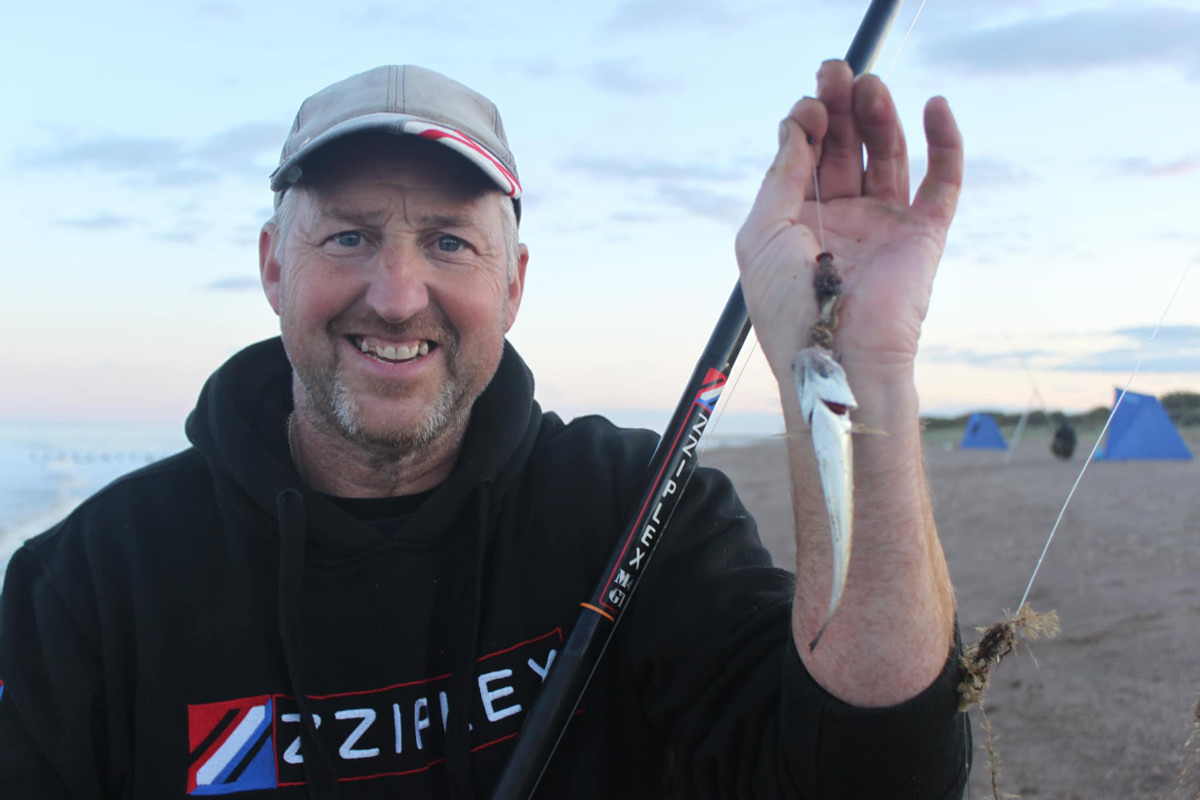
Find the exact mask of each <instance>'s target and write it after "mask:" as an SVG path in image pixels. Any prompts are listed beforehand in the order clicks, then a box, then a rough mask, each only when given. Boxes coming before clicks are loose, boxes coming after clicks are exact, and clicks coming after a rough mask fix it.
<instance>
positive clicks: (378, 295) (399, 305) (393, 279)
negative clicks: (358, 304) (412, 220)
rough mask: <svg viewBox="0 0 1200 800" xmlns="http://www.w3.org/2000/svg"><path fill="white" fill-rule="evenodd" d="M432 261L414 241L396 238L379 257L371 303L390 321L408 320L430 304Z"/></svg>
mask: <svg viewBox="0 0 1200 800" xmlns="http://www.w3.org/2000/svg"><path fill="white" fill-rule="evenodd" d="M429 269H430V267H429V264H427V263H426V261H425V258H424V256H423V254H422V253H421V250H420V248H419V247H418V246H417V245H416V244H415V243H411V242H392V243H389V244H388V245H386V246H385V247H383V248H382V249H381V250H380V252H379V255H378V257H377V261H376V264H375V269H374V271H373V272H372V274H371V284H370V286H369V287H368V288H367V297H366V301H367V305H368V306H369V307H370V308H371V309H372V310H373V311H374V312H375V313H376V314H378V315H379V316H380V318H381V319H383V320H385V321H386V322H393V323H398V322H404V321H405V320H407V319H409V318H410V317H412V316H413V315H415V314H417V313H419V312H421V311H423V310H424V309H425V308H427V307H428V306H429V287H428V279H429Z"/></svg>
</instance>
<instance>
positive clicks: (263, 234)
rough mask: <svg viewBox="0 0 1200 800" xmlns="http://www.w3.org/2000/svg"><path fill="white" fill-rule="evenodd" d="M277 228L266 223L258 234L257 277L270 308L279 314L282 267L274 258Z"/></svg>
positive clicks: (276, 248) (276, 249)
mask: <svg viewBox="0 0 1200 800" xmlns="http://www.w3.org/2000/svg"><path fill="white" fill-rule="evenodd" d="M281 235H282V234H281V231H280V230H279V226H277V225H276V224H274V223H273V222H268V223H266V224H265V225H263V226H262V230H261V231H259V234H258V277H259V279H260V280H261V281H262V287H263V293H264V294H266V296H267V302H268V303H270V304H271V308H272V309H274V310H275V313H276V314H279V273H280V271H281V269H282V267H281V266H280V264H279V259H278V258H277V257H276V255H275V254H276V252H277V251H278V249H279V247H278V245H279V241H280V236H281Z"/></svg>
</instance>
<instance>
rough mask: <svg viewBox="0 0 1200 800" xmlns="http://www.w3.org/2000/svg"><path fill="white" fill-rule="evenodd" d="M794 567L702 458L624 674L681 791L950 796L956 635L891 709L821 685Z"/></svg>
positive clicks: (635, 622) (646, 593)
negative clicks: (795, 610)
mask: <svg viewBox="0 0 1200 800" xmlns="http://www.w3.org/2000/svg"><path fill="white" fill-rule="evenodd" d="M793 587H794V578H793V576H792V575H791V573H788V572H785V571H783V570H780V569H777V568H775V567H773V566H772V565H771V558H770V555H769V554H768V553H767V552H766V550H765V548H764V547H763V546H762V543H761V541H760V540H759V537H758V532H757V527H756V525H755V523H754V520H753V519H752V518H751V517H750V515H749V513H748V512H747V511H746V509H745V508H744V507H743V506H742V504H741V501H740V500H738V498H737V496H736V493H735V492H734V489H733V487H732V484H731V483H730V482H729V480H728V478H726V477H725V476H724V475H723V474H721V473H719V472H716V471H714V470H708V469H699V470H697V472H696V473H695V475H694V477H693V479H692V481H691V484H690V485H689V487H688V489H687V493H686V494H685V496H684V499H683V501H682V502H681V504H680V507H679V508H678V510H677V511H676V514H675V517H674V518H673V519H672V520H671V525H670V529H669V531H668V533H667V534H666V535H665V536H664V538H663V540H662V542H661V544H660V546H659V548H658V551H657V552H656V553H655V556H654V560H653V562H652V563H651V564H650V566H649V568H648V570H647V573H646V575H645V578H644V579H643V581H642V583H641V584H640V585H639V588H638V597H637V600H636V602H634V603H633V604H632V605H631V606H630V609H629V612H628V613H627V615H626V619H625V621H624V623H623V624H626V626H627V627H626V628H625V630H624V634H623V636H622V640H621V641H622V648H623V650H624V655H625V657H626V658H627V659H628V660H627V662H626V663H627V664H628V665H629V669H628V671H627V673H626V674H627V679H628V680H630V681H632V682H633V685H632V686H631V687H630V688H631V690H632V691H636V692H638V693H640V695H641V696H642V706H643V708H645V709H646V713H647V716H648V718H649V722H650V724H651V725H653V726H654V727H655V728H656V729H658V730H659V732H660V735H661V736H663V737H664V738H665V739H666V741H668V742H669V743H670V747H671V751H672V764H673V771H672V775H671V776H670V780H671V782H672V783H673V784H674V787H675V790H676V792H677V794H678V795H679V796H681V797H694V798H709V797H711V798H735V797H738V798H740V797H747V798H749V797H781V798H806V799H808V800H816V799H817V798H820V800H839V799H841V798H864V797H889V798H896V799H898V800H952V798H957V797H960V796H961V794H962V792H963V790H964V788H965V785H966V779H967V775H968V771H969V766H970V762H969V757H970V732H969V726H968V725H967V724H966V716H965V715H964V714H960V713H959V712H958V695H957V690H956V686H957V682H958V681H957V672H958V669H957V657H956V656H957V645H956V648H955V652H952V653H948V654H947V661H946V666H945V668H944V669H943V671H942V673H941V675H940V676H939V677H938V678H937V679H935V681H934V682H933V684H931V685H930V686H929V687H928V688H927V689H926V690H925V691H924V692H922V693H921V694H919V695H918V696H916V697H914V698H912V699H910V700H908V701H906V702H904V703H901V704H899V705H896V706H892V707H889V708H869V709H868V708H858V707H855V706H851V705H848V704H846V703H844V702H842V701H841V700H839V699H837V698H835V697H833V696H832V695H830V694H829V693H827V692H826V691H825V690H824V689H823V688H822V687H821V686H820V685H819V684H817V683H816V681H815V680H813V679H812V677H810V676H809V675H808V673H807V671H806V670H805V668H804V666H803V664H802V662H801V661H800V657H799V655H798V654H797V653H796V649H795V645H794V644H793V642H792V636H791V628H790V617H791V603H792V595H793Z"/></svg>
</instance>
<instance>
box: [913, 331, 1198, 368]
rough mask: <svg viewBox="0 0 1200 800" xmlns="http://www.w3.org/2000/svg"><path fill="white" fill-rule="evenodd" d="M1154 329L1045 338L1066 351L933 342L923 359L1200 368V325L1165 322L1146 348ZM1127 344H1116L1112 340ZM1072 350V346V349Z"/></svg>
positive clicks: (1015, 364)
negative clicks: (1089, 348)
mask: <svg viewBox="0 0 1200 800" xmlns="http://www.w3.org/2000/svg"><path fill="white" fill-rule="evenodd" d="M1153 331H1154V328H1152V327H1150V326H1139V327H1133V328H1116V329H1113V330H1110V331H1096V332H1093V333H1086V334H1068V335H1065V336H1063V335H1060V336H1051V337H1043V340H1044V341H1046V342H1047V343H1053V342H1058V343H1060V344H1062V345H1063V348H1062V349H1054V348H1040V349H1039V348H1029V349H1015V350H988V349H984V348H971V347H962V348H951V347H949V346H946V345H932V346H929V347H922V348H921V358H922V359H923V360H925V361H929V362H935V363H956V364H969V365H971V366H976V367H984V368H995V369H1025V368H1026V367H1033V368H1037V369H1042V370H1050V371H1063V372H1118V373H1120V372H1124V373H1128V372H1129V371H1130V370H1132V369H1133V368H1134V366H1135V365H1136V364H1137V363H1138V361H1139V360H1141V362H1142V363H1141V372H1200V326H1197V325H1164V326H1163V327H1162V328H1160V329H1159V331H1158V335H1157V336H1156V337H1155V339H1154V342H1153V344H1151V345H1150V347H1148V348H1147V347H1146V346H1145V343H1146V342H1147V341H1148V340H1149V338H1150V335H1151V333H1153ZM1114 338H1115V339H1118V340H1123V342H1125V343H1123V344H1120V345H1118V346H1116V347H1113V346H1112V340H1113V339H1114ZM1100 342H1105V343H1106V344H1107V345H1108V346H1107V347H1105V348H1104V349H1098V350H1094V351H1093V352H1088V353H1083V354H1080V353H1079V349H1080V346H1081V345H1082V346H1087V345H1089V344H1090V345H1095V344H1097V343H1100ZM1068 348H1069V349H1068Z"/></svg>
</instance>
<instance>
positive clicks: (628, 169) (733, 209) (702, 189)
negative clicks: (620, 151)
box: [559, 156, 750, 223]
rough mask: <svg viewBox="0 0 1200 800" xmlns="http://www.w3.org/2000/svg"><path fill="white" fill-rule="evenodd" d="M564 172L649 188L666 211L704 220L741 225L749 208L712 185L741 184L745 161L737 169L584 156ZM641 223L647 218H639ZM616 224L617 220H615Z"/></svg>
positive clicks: (745, 172) (743, 199) (737, 197)
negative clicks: (640, 183) (641, 184)
mask: <svg viewBox="0 0 1200 800" xmlns="http://www.w3.org/2000/svg"><path fill="white" fill-rule="evenodd" d="M559 168H560V169H562V170H563V171H573V172H583V173H587V174H589V175H592V176H594V177H597V178H603V179H609V180H617V181H622V182H625V183H634V182H642V183H645V184H650V185H651V188H652V193H653V196H654V197H657V198H658V199H659V200H661V201H662V204H663V205H664V206H665V207H669V208H671V209H674V210H679V211H683V212H685V213H687V214H691V215H693V216H697V217H702V218H705V219H716V220H720V221H721V222H733V223H739V222H741V221H742V219H744V218H745V216H746V212H747V210H748V209H749V208H750V199H749V197H743V196H740V195H737V194H732V193H729V192H722V191H716V190H714V189H712V188H710V187H711V185H713V184H728V183H734V182H737V181H741V180H743V179H745V178H747V177H748V175H749V174H750V170H749V167H748V166H747V164H746V162H745V160H744V159H742V160H740V161H739V162H738V163H737V164H736V165H734V166H728V165H725V166H722V165H720V164H710V163H699V162H694V163H678V162H671V161H663V160H657V159H627V158H616V157H603V156H584V157H580V158H572V159H569V160H566V161H563V162H560V164H559ZM638 217H639V218H638V219H637V220H624V221H627V222H636V221H641V220H642V218H643V217H644V215H638ZM614 220H615V221H622V220H617V219H616V218H615V217H614Z"/></svg>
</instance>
